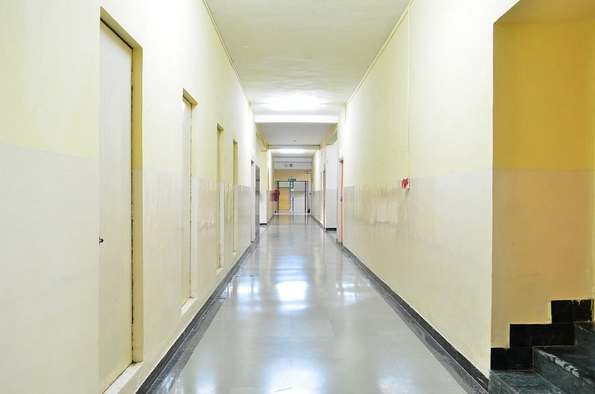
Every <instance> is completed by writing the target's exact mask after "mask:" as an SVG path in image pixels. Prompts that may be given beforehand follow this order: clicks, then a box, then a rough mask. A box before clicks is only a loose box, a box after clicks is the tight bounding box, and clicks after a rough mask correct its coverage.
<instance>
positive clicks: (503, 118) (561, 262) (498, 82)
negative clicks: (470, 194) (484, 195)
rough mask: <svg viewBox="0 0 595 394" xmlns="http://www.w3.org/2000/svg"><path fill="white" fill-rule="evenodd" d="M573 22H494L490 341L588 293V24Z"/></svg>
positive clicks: (594, 57)
mask: <svg viewBox="0 0 595 394" xmlns="http://www.w3.org/2000/svg"><path fill="white" fill-rule="evenodd" d="M544 4H545V3H544ZM519 5H520V6H522V5H523V4H522V3H520V4H519ZM533 5H534V6H538V4H533ZM566 6H567V7H572V6H573V2H572V1H571V2H569V3H567V4H566ZM515 11H517V12H516V14H518V11H519V10H518V9H517V10H513V11H511V14H512V15H510V17H512V16H514V14H515ZM532 11H533V12H531V13H529V12H526V13H524V15H525V17H527V16H530V15H535V14H536V12H537V11H539V10H538V9H535V10H532ZM583 18H589V19H591V21H584V20H582V19H583ZM580 19H581V21H564V22H563V23H561V22H559V21H556V20H553V21H546V20H541V21H540V23H521V22H522V19H519V18H517V17H515V18H514V23H511V22H508V20H507V19H506V18H505V19H504V20H503V21H502V22H501V23H499V24H498V25H496V28H495V47H494V57H495V58H494V86H495V87H494V108H495V110H494V111H495V112H494V189H493V196H494V202H493V212H494V214H493V216H494V223H493V226H494V234H493V288H492V291H493V296H492V298H493V299H492V303H493V312H492V313H493V321H492V345H493V346H494V347H507V346H508V344H509V338H508V330H509V324H510V323H547V322H551V316H550V301H552V300H558V299H584V298H591V297H592V272H593V266H592V265H593V258H592V250H593V247H592V239H593V198H594V196H593V165H594V163H595V161H594V157H593V137H594V135H595V134H594V133H595V122H594V112H595V111H594V108H595V107H594V104H595V23H594V22H593V16H592V15H591V16H590V17H589V15H588V14H583V15H581V17H580Z"/></svg>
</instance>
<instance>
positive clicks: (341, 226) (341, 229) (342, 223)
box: [337, 160, 345, 244]
mask: <svg viewBox="0 0 595 394" xmlns="http://www.w3.org/2000/svg"><path fill="white" fill-rule="evenodd" d="M343 188H344V184H343V160H339V234H337V235H338V237H337V240H338V241H339V243H340V244H343V233H344V231H345V215H344V210H343V199H344V195H343Z"/></svg>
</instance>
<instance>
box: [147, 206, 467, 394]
mask: <svg viewBox="0 0 595 394" xmlns="http://www.w3.org/2000/svg"><path fill="white" fill-rule="evenodd" d="M179 353H180V354H179V355H177V356H176V358H175V359H174V360H173V361H172V363H171V365H169V366H168V369H167V371H166V373H165V374H163V375H162V376H160V378H159V379H158V381H157V382H156V384H155V385H154V387H153V388H152V390H151V391H152V392H157V393H192V394H195V393H196V394H198V393H200V394H203V393H204V394H207V393H209V394H210V393H217V394H253V393H259V394H260V393H283V394H290V393H308V394H310V393H312V394H314V393H333V394H334V393H337V394H343V393H345V394H347V393H354V394H366V393H370V394H372V393H436V394H438V393H440V394H446V393H464V392H465V391H464V390H463V389H462V388H461V386H459V384H458V383H457V380H455V378H454V377H453V376H454V375H451V373H450V372H449V370H448V369H447V368H446V367H445V366H443V365H442V364H441V363H440V362H439V361H438V359H437V358H436V357H435V356H434V355H433V353H432V352H430V350H428V348H426V346H425V345H424V344H423V342H422V341H421V340H420V339H419V338H418V337H417V336H416V335H415V334H414V332H413V331H411V329H410V328H409V327H408V325H407V324H406V322H405V321H404V320H402V319H401V318H400V317H399V315H398V314H397V313H396V312H395V311H394V310H393V309H392V308H391V307H390V306H389V304H388V303H387V302H386V301H385V300H384V298H383V296H382V295H381V294H380V293H379V291H378V290H377V289H376V288H375V287H374V286H373V284H372V283H371V282H370V280H369V279H368V278H367V277H366V275H365V274H364V273H362V271H360V269H359V268H357V267H356V266H355V265H354V264H353V263H352V262H351V261H350V260H349V258H348V257H347V255H346V254H345V253H344V252H343V251H342V250H341V249H340V247H339V246H338V245H337V243H336V242H335V239H334V238H333V237H332V236H331V235H329V234H327V233H325V232H323V231H322V229H321V228H320V226H318V225H317V224H316V223H315V222H313V221H312V219H310V218H308V217H305V216H297V217H291V216H280V217H277V218H276V219H275V220H274V222H273V224H271V225H269V226H268V228H267V230H266V231H264V232H262V233H261V238H260V242H259V244H258V246H257V247H256V248H254V249H253V251H252V252H251V253H250V254H249V255H248V256H247V258H246V259H245V260H244V262H243V263H242V265H241V267H240V269H239V271H238V273H237V275H236V276H235V277H234V278H233V280H232V281H231V283H230V284H229V286H228V288H227V289H226V291H225V292H224V294H223V297H222V298H221V299H220V300H219V302H218V303H217V305H216V307H215V308H213V310H212V311H211V312H210V314H209V316H207V317H206V318H205V323H204V324H202V327H201V328H200V329H198V330H197V331H196V332H194V333H193V334H192V338H191V339H190V340H189V341H188V343H187V344H186V345H185V346H184V348H183V349H182V350H181V351H180V352H179Z"/></svg>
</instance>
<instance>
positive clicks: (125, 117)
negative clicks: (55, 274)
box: [98, 22, 133, 391]
mask: <svg viewBox="0 0 595 394" xmlns="http://www.w3.org/2000/svg"><path fill="white" fill-rule="evenodd" d="M132 53H133V52H132V48H131V47H130V46H128V45H127V44H126V43H125V42H124V41H123V40H122V39H121V38H120V37H119V36H118V35H117V34H116V33H115V32H114V31H112V30H111V29H110V28H109V27H108V26H107V25H106V24H105V23H103V22H101V23H100V101H99V171H100V175H99V200H100V205H99V215H100V216H99V231H100V232H99V234H100V235H99V338H98V339H99V379H100V385H101V391H103V390H105V389H106V388H107V387H108V386H109V385H110V384H111V383H112V382H113V381H114V380H115V379H116V378H117V377H118V376H119V375H120V374H121V373H122V372H123V371H124V370H125V369H126V368H127V367H128V366H129V365H130V364H131V363H132V290H133V289H132V201H133V199H132V197H133V196H132V148H133V146H132V121H133V119H132Z"/></svg>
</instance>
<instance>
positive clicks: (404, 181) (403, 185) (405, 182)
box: [401, 176, 411, 190]
mask: <svg viewBox="0 0 595 394" xmlns="http://www.w3.org/2000/svg"><path fill="white" fill-rule="evenodd" d="M410 188H411V180H410V179H409V177H408V176H407V177H405V178H402V179H401V189H404V190H409V189H410Z"/></svg>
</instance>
